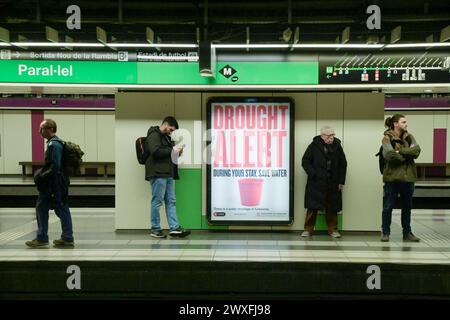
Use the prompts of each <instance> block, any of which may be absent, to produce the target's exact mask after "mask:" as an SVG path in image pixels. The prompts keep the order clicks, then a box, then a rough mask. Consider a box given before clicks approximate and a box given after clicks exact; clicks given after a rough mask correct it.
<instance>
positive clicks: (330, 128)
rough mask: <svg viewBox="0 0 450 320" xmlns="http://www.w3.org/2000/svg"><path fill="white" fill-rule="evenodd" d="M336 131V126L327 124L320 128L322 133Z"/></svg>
mask: <svg viewBox="0 0 450 320" xmlns="http://www.w3.org/2000/svg"><path fill="white" fill-rule="evenodd" d="M333 133H335V131H334V128H333V127H330V126H325V127H322V128H321V129H320V134H321V135H322V134H333Z"/></svg>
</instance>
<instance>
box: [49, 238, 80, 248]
mask: <svg viewBox="0 0 450 320" xmlns="http://www.w3.org/2000/svg"><path fill="white" fill-rule="evenodd" d="M53 245H54V246H55V247H73V246H74V245H75V243H74V241H73V240H72V241H67V240H64V239H56V240H53Z"/></svg>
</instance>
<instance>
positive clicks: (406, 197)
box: [381, 182, 414, 235]
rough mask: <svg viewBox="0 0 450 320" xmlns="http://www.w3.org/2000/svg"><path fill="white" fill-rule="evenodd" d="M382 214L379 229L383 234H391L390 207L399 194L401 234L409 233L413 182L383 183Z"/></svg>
mask: <svg viewBox="0 0 450 320" xmlns="http://www.w3.org/2000/svg"><path fill="white" fill-rule="evenodd" d="M383 188H384V196H383V215H382V225H381V229H382V230H383V234H387V235H388V234H391V221H392V209H394V206H395V201H396V200H397V197H398V195H400V201H401V205H402V217H401V221H402V228H403V235H407V234H410V233H411V208H412V197H413V193H414V182H386V183H385V184H384V187H383Z"/></svg>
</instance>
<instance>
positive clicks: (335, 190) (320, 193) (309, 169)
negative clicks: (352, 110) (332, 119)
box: [302, 126, 347, 238]
mask: <svg viewBox="0 0 450 320" xmlns="http://www.w3.org/2000/svg"><path fill="white" fill-rule="evenodd" d="M302 167H303V169H305V171H306V173H307V175H308V182H307V183H306V192H305V208H306V209H307V212H306V219H305V230H304V231H303V233H302V237H309V236H311V235H312V233H313V230H314V226H315V223H316V217H317V211H318V210H322V211H323V210H325V214H326V222H327V228H328V233H329V235H331V236H332V237H333V238H340V237H341V235H340V233H339V232H338V231H337V230H338V219H337V213H338V212H339V211H341V210H342V188H343V186H344V184H345V175H346V173H347V160H346V159H345V154H344V150H343V149H342V146H341V141H340V140H339V139H337V138H335V131H334V129H333V128H332V127H328V126H327V127H323V128H322V129H321V130H320V135H319V136H316V137H314V138H313V141H312V142H311V144H310V145H309V146H308V148H307V149H306V151H305V154H304V155H303V158H302Z"/></svg>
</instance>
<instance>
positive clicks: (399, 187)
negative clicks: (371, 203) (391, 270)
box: [381, 114, 420, 242]
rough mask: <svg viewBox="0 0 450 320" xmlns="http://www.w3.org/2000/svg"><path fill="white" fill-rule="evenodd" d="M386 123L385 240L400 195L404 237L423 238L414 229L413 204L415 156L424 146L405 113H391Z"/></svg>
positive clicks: (410, 238)
mask: <svg viewBox="0 0 450 320" xmlns="http://www.w3.org/2000/svg"><path fill="white" fill-rule="evenodd" d="M385 126H386V127H387V128H388V129H387V130H386V131H385V132H384V137H383V140H382V145H383V157H384V159H385V165H384V170H383V182H384V201H383V202H384V203H383V213H382V226H381V228H382V235H381V241H383V242H387V241H389V235H390V233H391V220H392V209H393V208H394V205H395V202H396V200H397V197H398V195H400V200H401V207H402V209H401V223H402V229H403V240H404V241H412V242H419V241H420V239H419V238H417V237H416V236H414V234H413V233H412V231H411V208H412V197H413V193H414V183H415V181H416V180H417V170H416V165H415V163H414V160H415V159H417V158H418V157H419V155H420V146H419V144H418V143H417V141H416V139H415V138H414V136H413V135H412V134H411V133H409V132H408V131H407V128H408V124H407V120H406V117H405V116H404V115H402V114H395V115H393V116H392V117H388V118H387V119H386V120H385Z"/></svg>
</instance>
